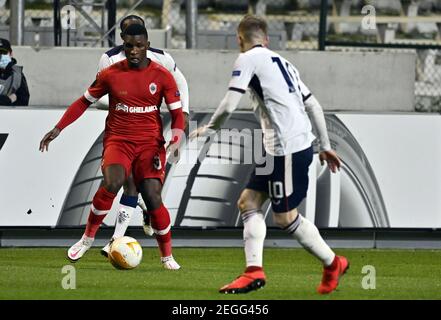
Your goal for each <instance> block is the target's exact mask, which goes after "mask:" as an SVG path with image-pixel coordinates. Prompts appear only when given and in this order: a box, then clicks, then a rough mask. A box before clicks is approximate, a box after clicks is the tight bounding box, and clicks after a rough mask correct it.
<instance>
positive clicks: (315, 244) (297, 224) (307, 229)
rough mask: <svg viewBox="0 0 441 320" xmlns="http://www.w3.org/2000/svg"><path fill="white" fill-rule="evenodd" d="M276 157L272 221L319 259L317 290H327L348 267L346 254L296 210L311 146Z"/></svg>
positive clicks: (302, 194) (302, 195)
mask: <svg viewBox="0 0 441 320" xmlns="http://www.w3.org/2000/svg"><path fill="white" fill-rule="evenodd" d="M277 158H281V159H279V160H283V164H282V165H278V166H277V167H278V168H283V170H282V169H280V170H278V171H277V172H275V174H274V176H273V180H272V181H271V183H270V188H271V200H272V209H273V217H274V222H275V223H276V224H277V225H278V226H279V227H280V228H282V229H283V230H285V231H286V232H288V233H289V234H290V235H292V236H293V237H294V238H295V239H297V240H298V241H299V243H300V244H301V245H302V246H303V247H304V248H305V249H306V250H307V251H308V252H309V253H311V254H312V255H314V256H315V257H316V258H317V259H319V260H320V261H321V263H322V264H323V266H324V272H323V279H322V283H321V284H320V286H319V287H318V292H319V293H329V292H331V291H333V290H334V289H335V288H336V287H337V285H338V279H339V277H340V276H341V275H342V274H343V273H344V272H345V271H346V270H347V268H348V262H347V260H346V258H344V257H338V256H336V255H335V253H334V252H333V251H332V249H331V248H330V247H329V246H328V245H327V244H326V242H325V241H324V240H323V238H322V237H321V235H320V233H319V231H318V229H317V227H316V226H315V225H314V223H312V222H310V221H309V220H308V219H306V218H304V217H303V216H302V215H300V214H299V213H298V211H297V207H298V206H299V204H300V203H301V202H302V200H303V199H304V198H305V197H306V192H307V190H308V182H309V179H308V168H309V165H310V164H311V162H312V148H309V149H306V150H303V151H300V152H297V153H294V154H292V155H288V156H285V157H277Z"/></svg>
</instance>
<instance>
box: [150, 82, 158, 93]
mask: <svg viewBox="0 0 441 320" xmlns="http://www.w3.org/2000/svg"><path fill="white" fill-rule="evenodd" d="M157 89H158V86H157V85H156V83H154V82H152V83H150V85H149V90H150V93H151V94H155V93H156V90H157Z"/></svg>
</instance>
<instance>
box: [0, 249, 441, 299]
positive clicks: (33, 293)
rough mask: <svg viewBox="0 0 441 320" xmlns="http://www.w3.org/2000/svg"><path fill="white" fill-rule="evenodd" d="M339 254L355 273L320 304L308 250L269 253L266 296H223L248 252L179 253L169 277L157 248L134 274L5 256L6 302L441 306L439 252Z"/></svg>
mask: <svg viewBox="0 0 441 320" xmlns="http://www.w3.org/2000/svg"><path fill="white" fill-rule="evenodd" d="M336 251H337V254H342V255H345V256H347V257H348V259H349V260H350V263H351V267H350V269H349V271H348V273H347V274H346V275H345V276H344V277H343V278H342V279H341V282H340V286H339V288H338V289H337V291H335V292H334V293H332V294H330V295H327V296H320V295H318V294H317V293H316V292H315V288H316V286H317V285H318V283H319V282H320V279H321V266H320V264H319V262H318V261H317V260H315V258H313V257H312V256H310V255H309V254H308V253H307V252H305V251H304V250H301V249H273V248H269V249H265V255H264V262H265V271H266V275H267V278H268V280H267V284H266V286H265V288H263V289H261V290H259V291H255V292H251V293H248V294H242V295H223V294H220V293H218V292H217V290H218V289H219V287H221V286H222V285H224V284H226V283H227V282H230V281H231V280H233V279H234V278H235V277H236V276H238V275H239V273H240V272H241V271H242V270H243V269H244V254H243V250H242V249H241V248H203V249H195V248H176V249H174V256H175V257H176V260H177V261H178V262H179V263H180V264H181V266H182V269H181V270H179V271H169V270H165V269H162V267H161V265H160V262H159V256H158V249H156V248H144V252H143V253H144V257H143V261H142V263H141V265H140V266H138V267H137V268H136V269H134V270H126V271H121V270H116V269H114V268H113V267H112V265H111V264H110V263H109V262H108V261H107V260H106V259H105V258H104V257H102V256H101V255H100V254H99V249H98V248H94V249H91V250H90V251H89V252H88V253H87V254H86V255H85V256H84V257H83V258H82V259H81V261H79V262H77V263H76V264H71V263H69V262H68V260H67V259H66V258H65V254H66V249H61V248H44V249H43V248H35V249H34V248H32V249H31V248H20V249H12V248H1V249H0V299H131V300H133V299H160V300H163V299H176V300H186V299H196V300H214V299H215V300H223V299H234V300H241V299H244V300H249V299H250V300H259V299H265V300H266V299H268V300H272V299H282V300H283V299H290V300H291V299H331V300H333V299H441V251H439V250H370V249H369V250H354V249H350V250H336ZM65 265H73V266H74V267H75V276H76V289H74V290H72V289H71V290H65V289H63V288H62V285H61V284H62V280H63V277H65V276H66V273H62V268H63V266H65ZM365 265H372V266H374V267H375V271H376V280H375V289H370V290H366V289H363V287H362V281H363V277H364V276H366V274H363V273H362V268H363V266H365ZM370 275H372V274H370ZM371 283H372V282H371Z"/></svg>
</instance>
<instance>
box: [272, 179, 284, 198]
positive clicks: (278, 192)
mask: <svg viewBox="0 0 441 320" xmlns="http://www.w3.org/2000/svg"><path fill="white" fill-rule="evenodd" d="M283 189H284V188H283V183H282V182H281V181H268V190H269V196H270V198H272V199H282V198H283Z"/></svg>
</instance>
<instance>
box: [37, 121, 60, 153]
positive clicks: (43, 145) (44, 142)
mask: <svg viewBox="0 0 441 320" xmlns="http://www.w3.org/2000/svg"><path fill="white" fill-rule="evenodd" d="M59 134H60V129H58V128H57V127H55V128H53V129H52V130H51V131H49V132H48V133H46V134H45V135H44V137H43V139H41V141H40V151H41V152H44V149H46V151H49V143H51V141H52V140H54V139H55V138H56V137H58V135H59Z"/></svg>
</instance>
